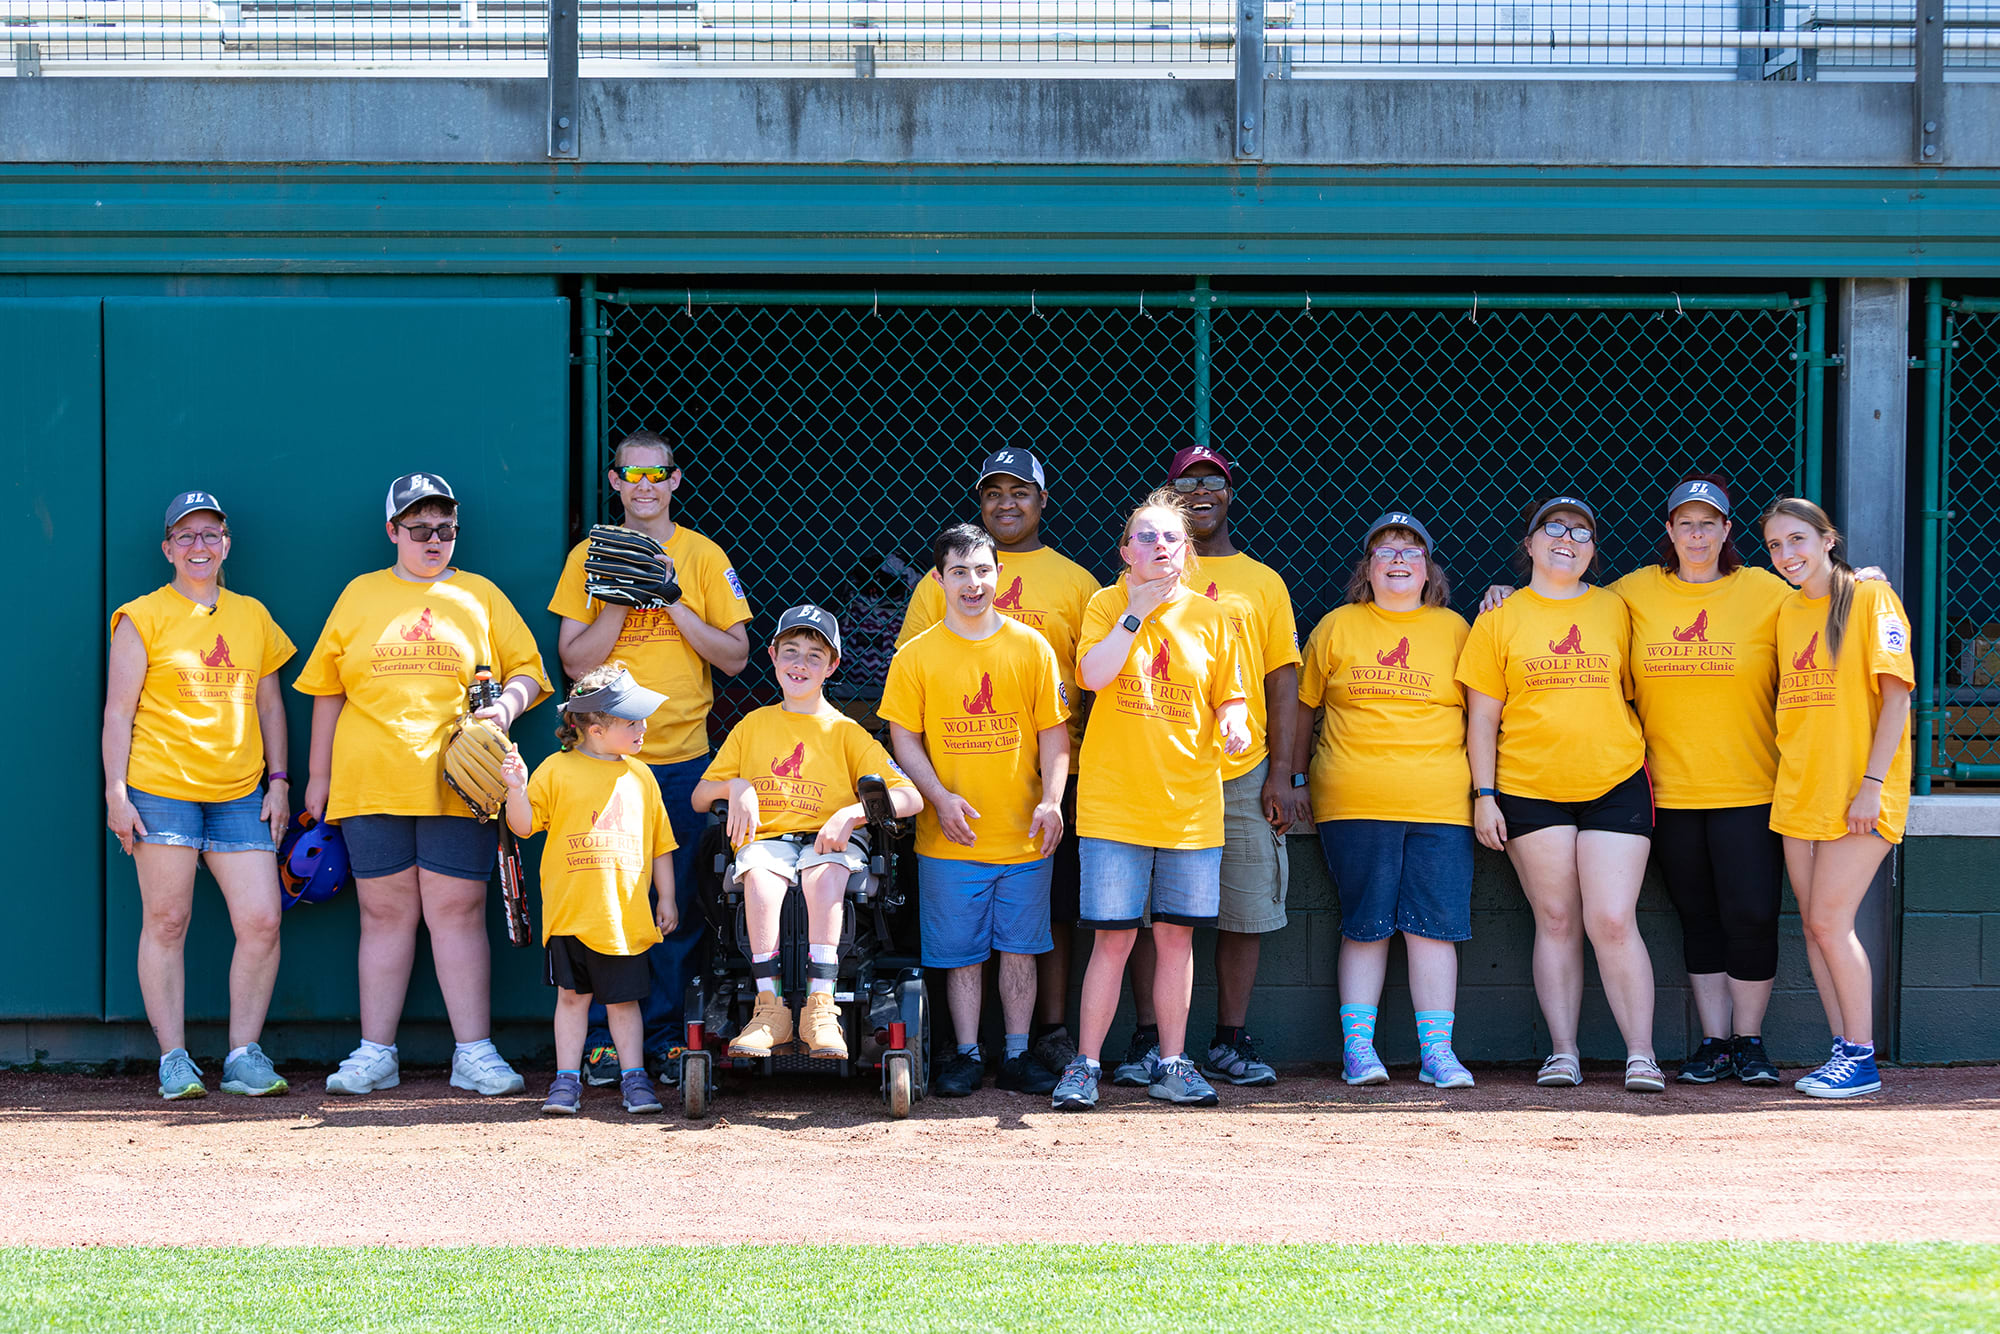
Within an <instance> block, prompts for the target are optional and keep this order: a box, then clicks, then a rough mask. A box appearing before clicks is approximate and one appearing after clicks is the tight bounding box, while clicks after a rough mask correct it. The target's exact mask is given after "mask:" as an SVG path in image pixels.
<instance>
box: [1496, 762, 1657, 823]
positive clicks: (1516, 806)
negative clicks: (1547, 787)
mask: <svg viewBox="0 0 2000 1334" xmlns="http://www.w3.org/2000/svg"><path fill="white" fill-rule="evenodd" d="M1494 800H1495V801H1496V802H1498V803H1499V806H1500V816H1501V818H1502V819H1504V820H1505V821H1506V822H1507V837H1508V838H1519V837H1520V836H1521V835H1523V834H1532V833H1534V832H1535V831H1536V830H1537V829H1552V828H1554V827H1556V826H1557V825H1571V826H1573V827H1575V828H1576V830H1577V831H1578V832H1579V833H1580V832H1582V831H1583V830H1586V829H1590V830H1596V831H1598V832H1600V833H1605V834H1637V835H1638V836H1639V837H1640V838H1651V837H1652V836H1653V779H1652V775H1650V774H1648V773H1647V772H1646V767H1645V766H1644V765H1640V766H1639V771H1638V772H1637V773H1635V774H1633V775H1632V776H1631V777H1630V778H1628V779H1626V780H1625V781H1624V782H1622V783H1620V784H1618V785H1617V786H1616V787H1614V788H1612V789H1611V790H1610V791H1609V792H1606V793H1605V794H1604V795H1603V796H1601V797H1592V798H1591V799H1590V800H1588V801H1543V800H1542V799H1541V798H1540V797H1513V796H1509V795H1508V794H1507V793H1505V792H1502V793H1501V794H1500V795H1499V796H1497V797H1495V798H1494Z"/></svg>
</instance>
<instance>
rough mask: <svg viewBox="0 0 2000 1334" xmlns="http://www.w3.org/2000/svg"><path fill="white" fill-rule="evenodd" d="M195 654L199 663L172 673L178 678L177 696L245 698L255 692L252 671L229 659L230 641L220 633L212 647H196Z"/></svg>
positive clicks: (190, 698)
mask: <svg viewBox="0 0 2000 1334" xmlns="http://www.w3.org/2000/svg"><path fill="white" fill-rule="evenodd" d="M194 656H195V658H196V660H197V661H199V662H200V663H201V666H200V667H198V668H197V667H192V666H190V667H179V668H176V669H175V673H174V674H175V675H176V676H178V677H179V678H180V698H181V699H182V700H183V701H184V702H187V703H193V702H196V701H199V700H227V699H235V700H242V701H244V702H248V701H249V700H250V699H251V698H252V697H253V696H254V695H255V694H256V689H257V682H256V679H255V673H253V672H249V671H246V670H244V669H243V668H241V667H238V666H237V665H236V664H235V663H233V662H231V661H230V660H229V641H228V640H226V639H224V638H223V637H222V636H221V635H217V636H216V637H215V647H214V648H211V649H209V650H208V651H207V652H206V653H204V652H202V651H201V650H199V649H196V650H194ZM182 661H186V659H182Z"/></svg>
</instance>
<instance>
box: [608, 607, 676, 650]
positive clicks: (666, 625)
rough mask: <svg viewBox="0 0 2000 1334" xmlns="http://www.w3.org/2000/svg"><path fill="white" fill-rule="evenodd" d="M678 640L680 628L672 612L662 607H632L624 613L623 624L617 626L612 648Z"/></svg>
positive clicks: (674, 642)
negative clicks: (615, 638)
mask: <svg viewBox="0 0 2000 1334" xmlns="http://www.w3.org/2000/svg"><path fill="white" fill-rule="evenodd" d="M680 642H681V628H680V627H679V626H678V625H675V624H674V617H673V613H672V612H669V611H668V610H666V609H665V608H664V607H632V608H630V609H628V610H627V611H626V613H625V624H624V625H622V626H620V627H619V628H618V641H617V643H616V644H614V645H613V648H624V647H627V646H628V645H632V644H657V643H671V644H678V643H680Z"/></svg>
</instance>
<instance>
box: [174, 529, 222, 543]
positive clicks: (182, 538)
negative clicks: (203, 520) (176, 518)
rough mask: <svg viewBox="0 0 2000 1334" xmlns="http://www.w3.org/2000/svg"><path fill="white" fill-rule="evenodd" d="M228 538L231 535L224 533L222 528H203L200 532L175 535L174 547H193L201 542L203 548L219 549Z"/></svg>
mask: <svg viewBox="0 0 2000 1334" xmlns="http://www.w3.org/2000/svg"><path fill="white" fill-rule="evenodd" d="M228 537H229V534H227V533H225V532H223V531H222V530H221V529H220V528H203V529H201V530H200V531H199V532H189V533H175V534H174V545H175V546H177V547H191V546H193V545H194V544H195V543H197V542H199V543H201V544H202V545H203V546H207V547H219V546H221V545H222V544H223V542H224V541H225V540H227V538H228Z"/></svg>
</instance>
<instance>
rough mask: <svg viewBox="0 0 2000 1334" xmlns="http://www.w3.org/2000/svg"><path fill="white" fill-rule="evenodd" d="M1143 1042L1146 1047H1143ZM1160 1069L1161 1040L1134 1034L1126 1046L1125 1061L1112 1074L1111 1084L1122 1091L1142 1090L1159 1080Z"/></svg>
mask: <svg viewBox="0 0 2000 1334" xmlns="http://www.w3.org/2000/svg"><path fill="white" fill-rule="evenodd" d="M1142 1042H1143V1043H1145V1044H1146V1045H1145V1046H1141V1045H1140V1044H1141V1043H1142ZM1159 1068H1160V1043H1159V1040H1158V1039H1157V1038H1149V1037H1142V1036H1141V1035H1140V1034H1138V1033H1134V1034H1133V1035H1132V1040H1131V1041H1130V1042H1129V1043H1127V1044H1126V1045H1125V1059H1124V1060H1123V1061H1120V1062H1119V1063H1118V1068H1117V1069H1115V1070H1113V1071H1112V1072H1111V1082H1112V1083H1114V1084H1116V1085H1117V1086H1118V1087H1119V1088H1122V1089H1142V1088H1145V1087H1147V1086H1148V1085H1149V1084H1151V1083H1152V1082H1153V1080H1154V1079H1155V1078H1157V1074H1156V1072H1157V1071H1158V1070H1159Z"/></svg>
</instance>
